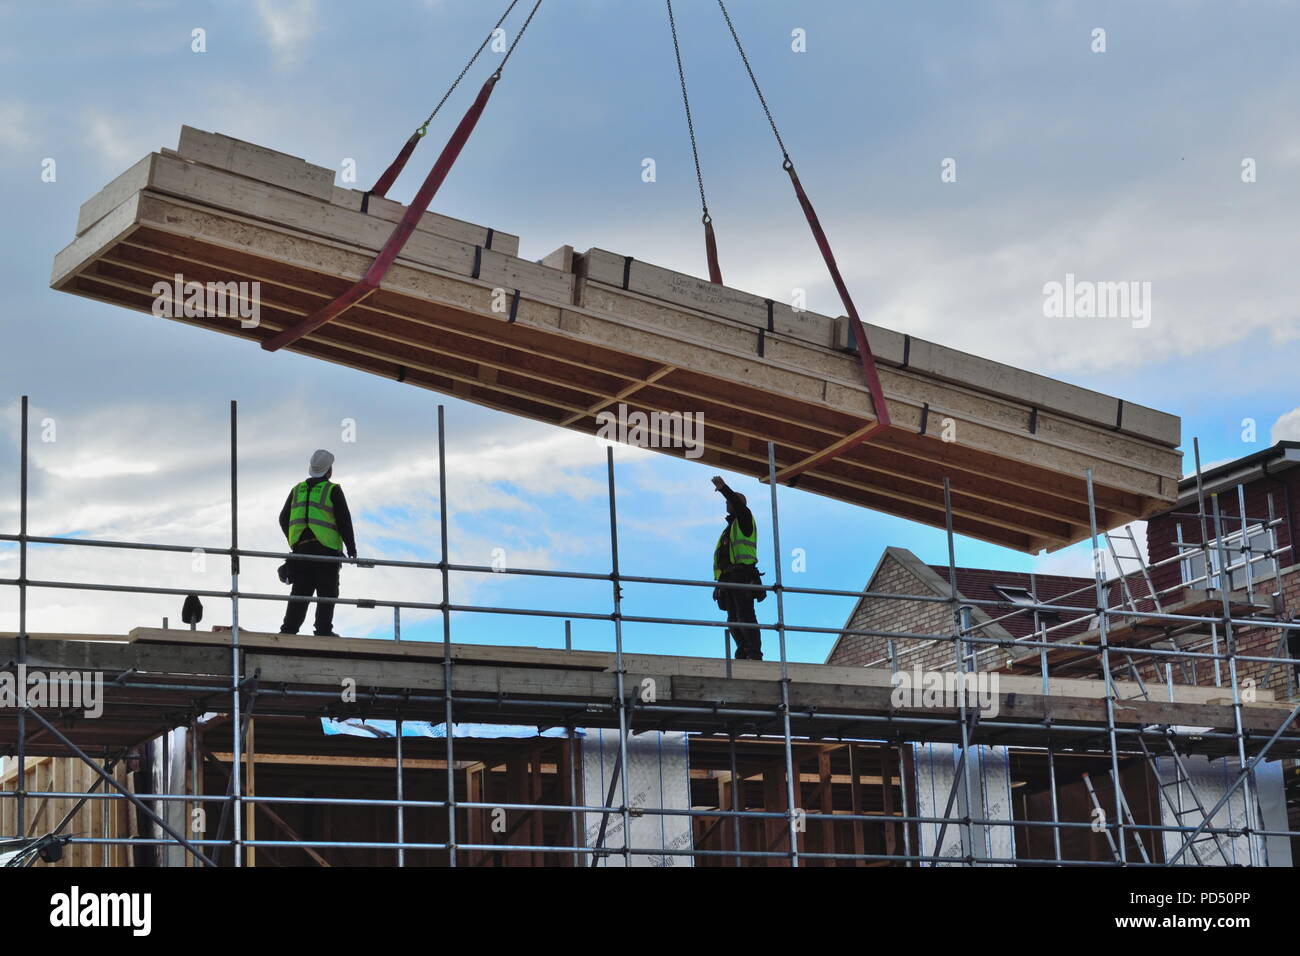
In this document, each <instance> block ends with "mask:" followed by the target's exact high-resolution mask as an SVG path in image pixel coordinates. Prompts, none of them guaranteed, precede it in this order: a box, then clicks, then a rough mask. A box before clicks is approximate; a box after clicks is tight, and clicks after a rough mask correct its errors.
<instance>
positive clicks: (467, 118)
mask: <svg viewBox="0 0 1300 956" xmlns="http://www.w3.org/2000/svg"><path fill="white" fill-rule="evenodd" d="M499 76H500V74H499V73H494V74H492V75H491V76H490V77H488V79H487V82H486V83H484V84H483V88H482V89H481V90H479V91H478V96H477V97H475V99H474V102H473V103H472V104H470V108H469V109H468V110H467V111H466V112H465V115H464V116H463V117H462V118H461V121H460V125H458V126H457V127H456V131H455V132H454V133H452V134H451V139H449V140H447V145H446V146H444V147H443V148H442V154H441V155H440V156H439V157H438V161H437V162H436V163H434V164H433V169H431V170H429V175H428V176H426V177H425V179H424V185H422V186H421V187H420V191H419V192H418V193H416V194H415V198H414V199H413V200H411V205H410V206H409V207H408V208H407V210H406V214H405V215H404V216H402V221H401V222H399V223H398V224H397V228H396V229H394V230H393V233H392V235H390V236H389V237H388V241H387V242H385V243H384V247H383V248H382V249H380V250H379V255H377V256H376V257H375V261H374V262H372V263H371V264H370V268H369V269H367V270H366V274H365V275H364V276H362V277H361V279H360V280H359V281H357V282H356V283H355V284H354V285H353V286H352V288H350V289H348V290H347V291H346V292H344V293H343V294H342V295H340V296H339V297H338V298H337V299H335V300H334V301H333V302H331V303H329V304H328V305H325V306H323V307H321V308H320V309H318V310H317V311H316V312H314V313H313V314H312V315H309V316H307V318H305V319H303V320H302V321H300V322H298V323H297V324H295V325H291V326H290V327H289V328H287V329H285V330H284V331H283V332H279V333H277V334H275V335H273V336H271V337H270V338H269V339H264V340H263V341H262V348H264V349H266V350H267V351H268V352H274V351H275V350H276V349H280V348H283V347H284V346H286V345H291V344H293V343H294V342H296V341H298V340H299V339H300V338H302V337H303V336H304V335H307V334H309V333H311V332H312V331H313V330H314V329H318V328H320V327H321V326H322V325H324V324H325V323H326V322H328V321H329V320H330V319H333V318H335V317H336V316H338V315H340V314H341V313H343V312H346V311H347V310H348V309H350V308H352V306H354V305H356V304H357V303H358V302H360V301H362V300H363V299H365V298H366V297H367V296H369V295H370V294H371V293H372V292H374V291H375V290H376V289H378V288H379V283H380V282H381V281H383V278H384V274H385V273H386V272H388V267H389V266H391V265H392V264H393V260H394V259H396V258H397V257H398V255H399V254H400V253H401V251H402V247H403V246H405V245H406V240H407V239H409V238H410V237H411V233H412V232H414V231H415V226H416V224H417V223H418V222H419V221H420V217H421V216H423V215H424V214H425V212H426V211H427V210H428V208H429V203H431V202H432V201H433V197H434V195H436V194H437V192H438V187H439V186H441V185H442V182H443V180H444V179H446V178H447V174H448V173H449V172H451V167H452V165H453V164H454V163H455V162H456V157H457V156H459V155H460V151H461V149H462V148H463V147H464V146H465V142H466V140H468V139H469V134H470V133H472V132H473V131H474V126H475V125H476V124H477V123H478V119H479V117H480V116H482V115H483V108H484V107H485V106H487V101H488V97H490V96H491V95H492V88H493V87H494V86H495V85H496V82H497V79H498V78H499ZM419 137H420V134H419V133H416V134H414V135H412V136H411V138H410V139H408V140H407V141H406V145H405V146H403V147H402V150H401V152H400V153H398V155H397V159H395V160H394V161H393V164H392V165H391V166H389V167H388V169H387V170H386V171H385V172H384V175H383V176H381V177H380V179H379V182H378V183H376V184H375V188H374V189H373V190H372V192H374V193H378V194H379V195H380V196H382V195H383V194H384V193H385V192H386V191H387V190H388V187H389V186H391V185H392V183H393V180H395V179H396V178H397V174H398V173H400V172H401V171H402V166H404V165H405V164H406V160H407V158H408V157H410V155H411V152H412V151H413V150H414V149H415V144H416V143H417V142H418V141H419Z"/></svg>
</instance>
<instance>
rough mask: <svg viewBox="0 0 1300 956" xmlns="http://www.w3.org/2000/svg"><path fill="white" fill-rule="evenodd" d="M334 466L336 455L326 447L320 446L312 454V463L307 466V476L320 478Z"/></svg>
mask: <svg viewBox="0 0 1300 956" xmlns="http://www.w3.org/2000/svg"><path fill="white" fill-rule="evenodd" d="M333 467H334V456H333V455H331V454H330V453H329V452H327V451H326V450H325V449H324V448H318V449H317V450H316V452H315V454H313V455H312V456H311V464H310V465H308V466H307V477H309V478H320V477H321V476H322V475H324V474H325V472H327V471H329V470H330V469H331V468H333Z"/></svg>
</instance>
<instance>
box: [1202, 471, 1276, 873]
mask: <svg viewBox="0 0 1300 956" xmlns="http://www.w3.org/2000/svg"><path fill="white" fill-rule="evenodd" d="M1237 487H1238V489H1239V490H1240V487H1241V486H1240V485H1238V486H1237ZM1210 503H1211V505H1212V507H1213V509H1214V537H1215V541H1216V542H1217V547H1218V551H1219V563H1220V565H1221V566H1222V567H1223V568H1224V574H1225V575H1226V576H1225V578H1224V580H1223V587H1222V588H1220V589H1219V595H1220V599H1221V600H1222V603H1223V646H1224V648H1225V649H1226V650H1227V654H1228V680H1229V681H1230V682H1231V684H1232V717H1233V736H1234V737H1235V738H1236V741H1237V760H1238V762H1239V765H1240V766H1241V771H1240V773H1241V797H1242V805H1243V808H1244V810H1245V819H1246V827H1245V829H1246V851H1247V853H1248V854H1249V856H1250V865H1251V866H1258V865H1259V860H1258V859H1257V853H1256V848H1255V837H1254V831H1255V829H1256V828H1255V825H1254V819H1255V814H1254V803H1255V797H1254V789H1253V788H1252V787H1251V771H1250V769H1249V764H1248V762H1247V759H1246V738H1245V725H1244V723H1243V721H1242V714H1241V708H1242V701H1241V684H1240V682H1239V681H1238V677H1237V635H1236V633H1235V632H1234V631H1233V628H1232V602H1231V599H1230V598H1229V596H1228V591H1229V589H1230V588H1231V587H1232V575H1231V573H1229V572H1228V571H1227V564H1226V562H1227V561H1228V560H1229V555H1228V549H1227V546H1226V545H1225V544H1224V543H1223V519H1222V515H1221V513H1220V510H1219V496H1218V494H1217V493H1216V494H1214V495H1212V496H1211V497H1210ZM1242 507H1243V508H1244V507H1245V502H1244V500H1243V501H1242ZM1244 540H1245V539H1244V538H1243V541H1244ZM1247 560H1249V555H1247ZM1247 567H1249V565H1247ZM1187 785H1188V786H1189V787H1190V786H1193V785H1194V784H1192V782H1191V781H1188V784H1187ZM1211 825H1213V824H1211Z"/></svg>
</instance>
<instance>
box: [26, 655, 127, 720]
mask: <svg viewBox="0 0 1300 956" xmlns="http://www.w3.org/2000/svg"><path fill="white" fill-rule="evenodd" d="M0 707H4V708H8V707H31V708H33V709H44V708H55V709H58V710H80V711H81V712H82V713H83V715H84V716H86V717H88V718H90V719H92V720H93V719H95V718H97V717H99V716H101V715H102V714H103V713H104V675H103V673H102V672H100V671H49V672H46V671H40V670H29V669H28V667H27V665H26V664H18V665H17V666H16V667H15V670H14V672H12V673H11V672H9V671H4V672H0Z"/></svg>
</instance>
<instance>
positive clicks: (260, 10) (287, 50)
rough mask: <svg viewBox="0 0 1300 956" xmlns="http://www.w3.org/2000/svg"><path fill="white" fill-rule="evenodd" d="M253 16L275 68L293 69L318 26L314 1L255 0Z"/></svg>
mask: <svg viewBox="0 0 1300 956" xmlns="http://www.w3.org/2000/svg"><path fill="white" fill-rule="evenodd" d="M257 16H258V19H259V20H261V22H262V29H263V30H264V31H265V33H266V40H267V42H268V43H269V44H270V45H271V50H272V53H273V54H274V55H275V61H276V66H278V67H280V68H282V69H284V68H288V67H291V66H295V65H296V64H297V63H298V61H299V60H300V59H301V57H302V52H303V48H304V47H305V46H306V45H307V42H308V41H309V40H310V39H311V37H312V34H314V33H315V32H316V30H317V27H318V26H319V24H318V23H317V8H316V0H257Z"/></svg>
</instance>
